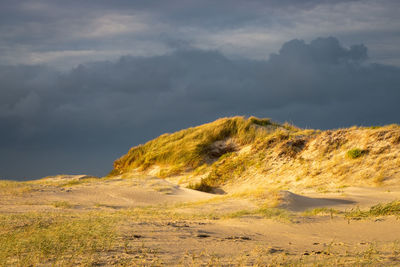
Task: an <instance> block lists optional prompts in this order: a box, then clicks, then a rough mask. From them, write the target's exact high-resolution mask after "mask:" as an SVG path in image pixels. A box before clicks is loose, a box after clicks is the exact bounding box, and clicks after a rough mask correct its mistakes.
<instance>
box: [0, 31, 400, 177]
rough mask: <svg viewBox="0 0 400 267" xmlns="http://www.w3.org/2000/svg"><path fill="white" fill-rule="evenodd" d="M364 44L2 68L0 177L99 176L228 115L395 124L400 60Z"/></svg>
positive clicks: (319, 124)
mask: <svg viewBox="0 0 400 267" xmlns="http://www.w3.org/2000/svg"><path fill="white" fill-rule="evenodd" d="M367 59H368V54H367V48H366V46H364V45H362V44H359V45H352V46H350V47H344V46H342V45H341V44H340V43H339V41H338V40H337V39H336V38H333V37H328V38H317V39H315V40H313V41H311V42H310V43H306V42H304V41H302V40H297V39H295V40H292V41H289V42H286V43H284V44H283V45H282V47H281V49H280V50H279V52H278V53H276V54H272V55H271V56H270V58H269V59H268V60H251V59H231V58H228V57H226V56H224V55H223V54H222V53H221V52H219V51H216V50H214V51H210V50H200V49H194V48H181V49H178V50H176V51H175V52H172V53H170V54H166V55H161V56H148V57H134V56H123V57H121V58H120V59H119V60H117V61H100V62H93V63H87V64H81V65H79V66H78V67H76V68H73V69H71V70H69V71H67V72H58V71H55V70H54V69H52V68H50V67H45V66H36V65H31V66H26V65H18V66H7V65H3V66H1V67H0V80H1V90H0V125H1V131H0V159H1V161H0V166H1V173H0V177H3V178H13V179H22V178H24V177H27V178H33V177H40V176H45V175H49V174H55V173H60V172H73V173H79V172H85V173H91V174H95V175H104V174H105V173H106V171H108V170H110V169H111V166H112V161H113V160H114V159H115V158H117V157H118V156H120V155H122V154H124V153H125V152H126V151H127V150H128V149H129V147H131V146H133V145H136V144H138V143H142V142H145V141H146V140H148V139H151V138H153V137H156V136H157V135H159V134H162V133H163V132H165V131H174V130H178V129H181V128H185V127H188V126H193V125H196V124H199V123H204V122H207V121H211V120H214V119H216V118H218V117H221V116H231V115H257V116H261V117H271V118H273V119H274V120H277V121H281V122H283V121H290V122H293V123H295V124H296V125H298V126H302V127H312V128H336V127H344V126H350V125H360V124H362V125H376V124H388V123H400V119H399V116H398V114H400V105H398V100H399V99H400V68H398V67H393V66H386V65H382V64H372V63H369V61H368V60H367Z"/></svg>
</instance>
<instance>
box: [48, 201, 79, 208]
mask: <svg viewBox="0 0 400 267" xmlns="http://www.w3.org/2000/svg"><path fill="white" fill-rule="evenodd" d="M53 206H54V207H56V208H62V209H71V208H73V207H74V205H72V204H71V203H69V202H68V201H56V202H54V203H53Z"/></svg>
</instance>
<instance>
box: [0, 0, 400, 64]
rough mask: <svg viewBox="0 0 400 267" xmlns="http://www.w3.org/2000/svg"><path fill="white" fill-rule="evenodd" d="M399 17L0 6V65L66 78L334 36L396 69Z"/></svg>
mask: <svg viewBox="0 0 400 267" xmlns="http://www.w3.org/2000/svg"><path fill="white" fill-rule="evenodd" d="M399 13H400V4H399V1H397V0H381V1H376V0H362V1H360V0H346V1H345V0H330V1H316V0H301V1H300V0H280V1H277V0H263V1H260V0H229V1H228V0H221V1H213V0H202V1H196V0H188V1H181V0H170V1H154V0H148V1H141V0H130V1H127V0H114V1H103V0H100V1H99V0H96V1H90V0H89V1H76V0H71V1H68V2H65V1H61V0H37V1H14V0H3V1H1V3H0V36H1V38H0V62H2V63H3V64H51V65H52V66H57V67H58V68H62V69H64V70H67V69H68V68H70V67H75V66H77V65H78V64H80V63H82V62H87V61H98V60H115V59H116V58H118V57H120V56H121V55H126V54H131V55H135V56H154V55H162V54H165V53H169V52H172V51H174V50H176V49H177V48H178V49H181V48H182V47H192V48H194V49H203V50H218V51H221V52H222V53H224V54H225V55H228V56H230V57H236V58H247V59H264V60H266V59H268V55H269V54H270V53H271V52H274V51H276V50H277V49H279V47H280V45H281V44H282V43H283V42H285V41H287V40H290V39H294V38H302V39H305V40H307V41H310V40H312V39H315V38H316V37H318V36H326V35H334V36H337V37H339V38H340V39H341V40H342V42H344V44H346V45H350V44H352V43H360V42H363V43H365V44H366V45H367V46H368V47H369V48H370V57H371V58H372V59H373V61H374V62H381V63H385V64H387V63H390V64H394V65H397V66H400V56H399V54H400V48H399V46H398V43H399V42H400V19H399V16H398V14H399Z"/></svg>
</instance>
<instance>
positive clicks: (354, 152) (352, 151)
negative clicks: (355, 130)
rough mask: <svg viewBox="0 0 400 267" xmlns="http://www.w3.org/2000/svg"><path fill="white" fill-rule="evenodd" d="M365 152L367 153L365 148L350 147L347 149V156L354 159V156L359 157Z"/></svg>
mask: <svg viewBox="0 0 400 267" xmlns="http://www.w3.org/2000/svg"><path fill="white" fill-rule="evenodd" d="M365 153H367V151H366V150H362V149H359V148H353V149H350V150H349V151H347V156H348V157H349V158H352V159H356V158H359V157H361V156H362V155H364V154H365Z"/></svg>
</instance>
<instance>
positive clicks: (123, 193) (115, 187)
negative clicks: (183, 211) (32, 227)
mask: <svg viewBox="0 0 400 267" xmlns="http://www.w3.org/2000/svg"><path fill="white" fill-rule="evenodd" d="M88 179H89V180H88ZM31 186H32V187H31V188H30V190H27V192H26V193H24V194H17V195H7V196H3V197H1V196H0V211H6V212H7V211H12V210H14V211H27V210H29V211H35V210H39V211H44V210H52V209H54V205H57V203H60V202H64V203H65V204H68V205H71V206H74V207H75V208H78V209H88V208H89V209H90V208H91V207H94V206H98V207H109V208H114V209H119V208H130V207H138V206H148V205H158V204H171V203H177V202H191V201H197V200H205V199H209V198H211V197H213V195H212V194H208V193H203V192H200V191H195V190H190V189H187V188H182V187H180V186H177V185H174V184H171V183H170V182H168V181H166V180H163V179H159V178H156V177H151V176H146V177H131V178H129V179H121V178H114V179H100V178H92V177H87V176H84V175H60V176H56V177H50V178H46V179H43V180H40V181H38V182H36V183H35V184H33V185H31Z"/></svg>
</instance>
